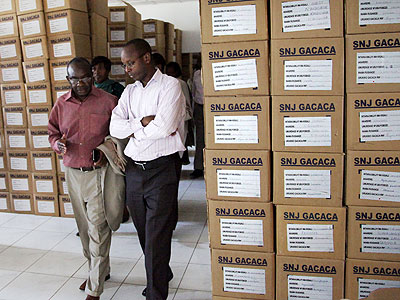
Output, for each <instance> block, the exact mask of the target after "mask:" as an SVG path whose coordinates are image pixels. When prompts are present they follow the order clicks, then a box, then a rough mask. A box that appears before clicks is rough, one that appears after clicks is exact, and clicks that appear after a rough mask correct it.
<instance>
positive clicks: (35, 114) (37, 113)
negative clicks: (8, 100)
mask: <svg viewBox="0 0 400 300" xmlns="http://www.w3.org/2000/svg"><path fill="white" fill-rule="evenodd" d="M27 112H28V127H29V128H34V129H36V128H46V129H47V125H48V123H49V117H50V112H51V106H30V107H28V108H27Z"/></svg>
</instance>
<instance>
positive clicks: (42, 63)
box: [23, 59, 50, 83]
mask: <svg viewBox="0 0 400 300" xmlns="http://www.w3.org/2000/svg"><path fill="white" fill-rule="evenodd" d="M23 66H24V74H25V80H26V82H27V83H37V82H49V81H50V74H49V61H48V60H47V59H41V60H32V61H24V62H23Z"/></svg>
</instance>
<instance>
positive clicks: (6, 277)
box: [0, 269, 21, 290]
mask: <svg viewBox="0 0 400 300" xmlns="http://www.w3.org/2000/svg"><path fill="white" fill-rule="evenodd" d="M19 274H21V272H17V271H10V270H1V269H0V290H1V289H3V288H4V287H5V286H6V285H7V284H9V283H10V282H11V281H13V280H14V279H15V278H16V277H17V276H18V275H19Z"/></svg>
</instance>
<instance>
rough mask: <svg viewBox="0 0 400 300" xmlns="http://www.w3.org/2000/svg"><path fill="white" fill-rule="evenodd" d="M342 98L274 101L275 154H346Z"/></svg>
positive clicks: (277, 98)
mask: <svg viewBox="0 0 400 300" xmlns="http://www.w3.org/2000/svg"><path fill="white" fill-rule="evenodd" d="M343 106H344V100H343V97H341V96H307V97H301V96H296V97H287V96H273V97H272V109H271V111H272V150H273V151H280V152H281V151H293V152H331V153H342V152H343V124H344V115H343V114H344V113H343V109H344V108H343Z"/></svg>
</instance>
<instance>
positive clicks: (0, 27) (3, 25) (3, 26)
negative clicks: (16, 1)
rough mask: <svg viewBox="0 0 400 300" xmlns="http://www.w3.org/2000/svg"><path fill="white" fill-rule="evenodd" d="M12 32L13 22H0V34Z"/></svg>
mask: <svg viewBox="0 0 400 300" xmlns="http://www.w3.org/2000/svg"><path fill="white" fill-rule="evenodd" d="M11 34H14V23H13V22H0V36H5V35H11Z"/></svg>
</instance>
